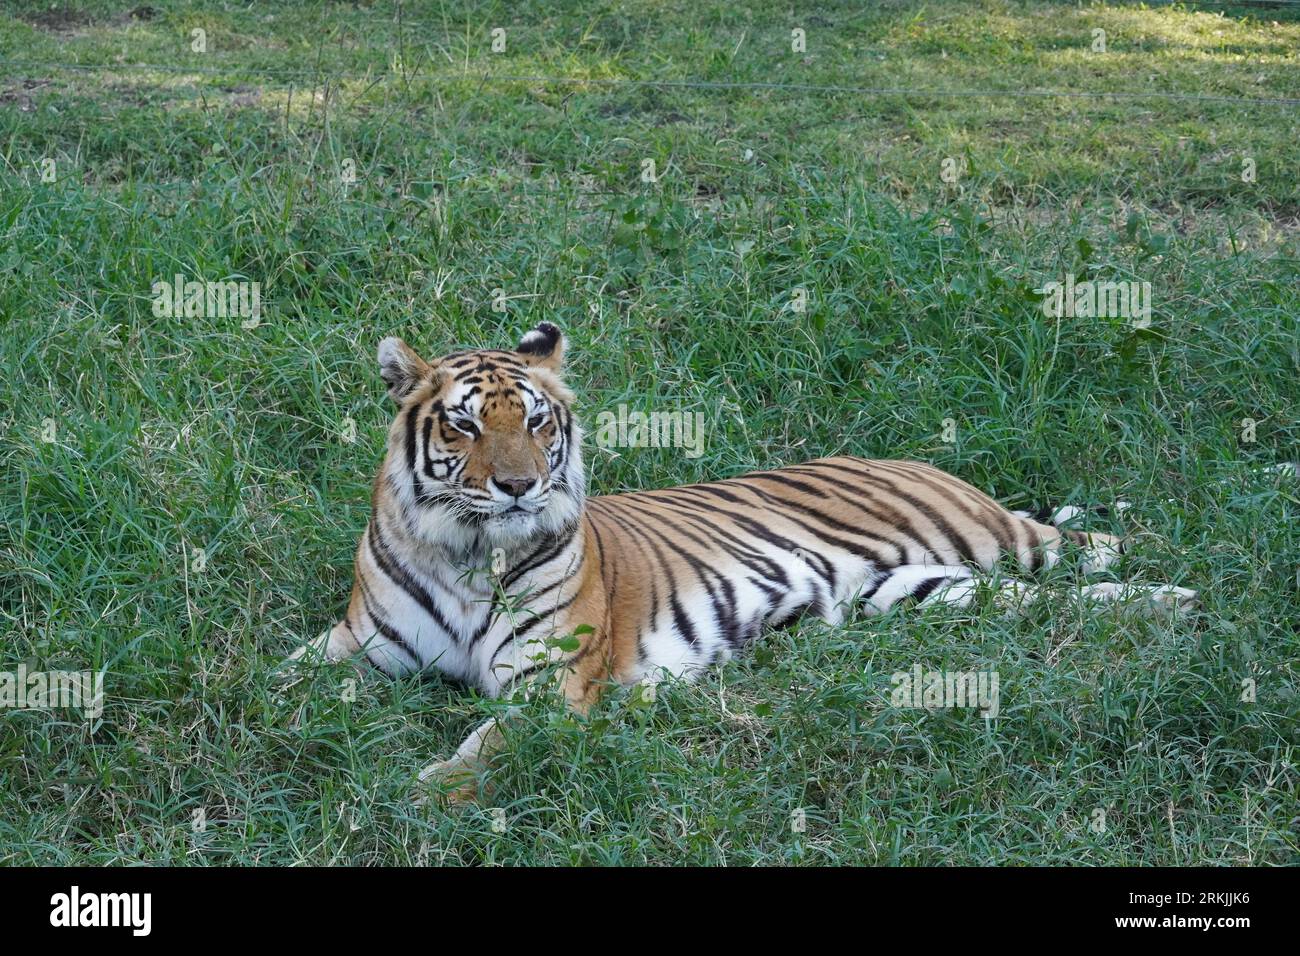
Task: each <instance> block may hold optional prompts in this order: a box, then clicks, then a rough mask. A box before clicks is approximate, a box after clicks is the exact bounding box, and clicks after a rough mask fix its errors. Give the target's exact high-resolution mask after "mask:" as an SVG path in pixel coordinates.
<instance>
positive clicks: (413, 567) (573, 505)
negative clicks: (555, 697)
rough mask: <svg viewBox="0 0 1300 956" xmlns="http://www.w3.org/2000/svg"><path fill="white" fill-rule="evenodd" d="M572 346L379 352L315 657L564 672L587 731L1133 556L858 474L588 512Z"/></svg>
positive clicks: (783, 472)
mask: <svg viewBox="0 0 1300 956" xmlns="http://www.w3.org/2000/svg"><path fill="white" fill-rule="evenodd" d="M567 347H568V343H567V339H566V337H565V336H564V335H563V334H562V333H561V331H560V329H559V328H558V327H557V326H556V325H554V324H553V323H550V322H543V323H541V324H539V325H537V326H536V328H534V329H532V330H531V331H529V332H528V333H527V334H525V335H524V336H523V337H522V339H521V340H520V341H519V343H518V345H517V346H516V348H515V349H514V350H513V351H510V350H467V351H457V352H452V353H450V354H448V355H445V356H443V357H442V358H438V359H436V360H434V361H432V362H427V361H425V360H424V359H422V358H421V357H420V356H419V355H418V354H416V352H415V351H414V350H413V349H412V348H411V347H410V346H408V345H407V344H406V343H405V342H404V341H402V340H401V339H400V338H396V337H390V338H385V339H384V340H383V341H382V342H380V344H379V348H378V362H379V372H380V376H381V378H382V379H383V381H384V383H385V384H386V386H387V390H388V396H389V397H390V398H391V400H392V401H393V403H394V404H395V405H396V407H397V414H396V417H395V418H394V419H393V422H392V425H391V427H390V428H389V430H388V438H387V449H386V454H385V456H384V459H383V463H382V465H381V466H380V468H379V472H378V474H377V476H376V478H375V482H374V486H373V491H372V495H371V514H370V519H369V522H368V524H367V525H366V528H365V531H364V532H363V534H362V535H361V540H360V543H359V546H358V548H357V551H356V557H355V561H354V576H353V587H352V593H351V599H350V601H349V603H348V606H347V611H346V613H345V614H344V615H343V618H342V620H340V621H339V622H338V623H337V624H335V625H334V626H333V627H332V628H331V629H330V630H328V631H326V632H325V633H323V634H322V635H321V636H320V637H319V638H317V639H316V640H315V641H312V642H309V643H308V644H306V645H304V646H303V647H301V648H299V650H298V651H297V652H295V654H294V655H293V659H294V660H302V659H303V658H308V657H310V658H311V659H314V660H317V661H321V660H323V661H328V662H334V661H342V660H347V659H354V660H355V661H356V662H357V665H358V666H365V665H364V663H363V662H368V664H369V665H371V666H373V667H374V668H375V669H378V670H379V671H382V672H384V673H386V674H388V675H393V676H398V675H404V674H412V673H417V672H424V671H430V670H436V671H439V672H441V673H442V674H443V675H444V676H446V677H449V678H451V679H452V680H454V681H457V682H461V683H463V684H466V685H469V686H471V687H474V688H477V689H478V690H479V691H480V692H481V693H482V694H484V695H487V696H488V697H493V698H495V697H501V696H502V695H506V694H511V695H514V694H515V692H516V691H518V690H520V689H521V688H523V689H526V688H528V687H529V682H530V681H533V680H539V679H541V675H544V674H550V675H552V676H553V678H554V680H555V685H554V686H556V687H557V688H558V689H559V691H560V692H561V694H562V695H563V699H564V701H565V702H566V703H567V706H569V707H570V708H572V709H573V710H574V711H576V712H579V713H584V712H586V711H587V710H588V709H589V708H590V707H591V706H592V704H593V703H594V702H595V701H596V700H597V699H598V697H599V695H600V693H601V692H602V690H603V689H604V688H606V687H609V686H614V685H633V684H636V683H638V682H645V683H647V684H653V683H654V682H655V681H658V680H660V679H663V678H664V677H668V676H671V677H677V678H681V679H685V680H689V679H691V678H692V677H694V676H696V675H698V674H699V673H700V672H701V671H702V670H704V669H706V668H708V667H710V666H713V665H717V664H720V663H722V662H724V661H726V660H728V659H730V658H731V657H732V655H733V654H735V653H736V652H737V651H740V650H742V649H743V648H744V647H745V646H746V645H748V644H750V642H752V641H754V640H755V638H757V637H758V636H759V634H760V633H762V632H763V630H764V628H768V627H784V626H788V625H791V624H793V623H794V622H795V621H796V620H797V619H799V618H800V617H801V616H804V615H810V616H814V617H817V618H821V619H822V620H824V621H826V622H827V623H829V624H831V625H836V624H839V623H841V622H842V621H843V620H844V618H845V615H846V614H847V613H848V612H849V611H850V609H852V608H855V607H856V608H861V609H862V610H863V612H865V613H866V614H883V613H886V612H889V611H890V610H891V609H893V608H895V607H897V606H900V605H903V604H904V603H906V604H909V605H914V606H917V607H922V608H923V607H927V606H930V605H936V604H944V605H954V606H959V607H968V606H970V605H971V604H972V603H973V602H975V601H976V600H977V588H978V587H979V586H980V585H981V584H987V585H989V586H991V588H992V592H991V593H992V597H993V599H994V600H995V601H996V602H997V603H998V604H999V606H1002V607H1003V608H1004V609H1006V610H1007V611H1008V612H1010V613H1015V612H1016V611H1017V610H1018V609H1020V608H1022V607H1024V606H1026V605H1027V604H1029V603H1030V602H1032V601H1033V600H1035V599H1036V598H1038V597H1040V596H1041V594H1042V593H1043V592H1042V590H1041V589H1040V587H1038V586H1035V585H1032V584H1027V583H1025V582H1023V581H1021V580H1019V579H1016V578H1014V577H1009V576H1002V575H999V576H990V574H989V572H992V571H993V570H994V568H995V565H998V564H999V562H1000V561H1003V559H1004V558H1005V559H1007V561H1008V562H1009V563H1011V564H1012V565H1013V567H1018V568H1020V569H1022V570H1023V571H1025V572H1035V571H1038V570H1040V569H1043V568H1048V567H1051V566H1053V565H1055V564H1056V563H1057V562H1058V561H1059V560H1060V559H1061V557H1062V555H1063V554H1064V553H1065V551H1066V549H1067V547H1068V548H1077V550H1078V552H1079V554H1080V555H1081V558H1082V569H1083V571H1084V572H1085V573H1089V572H1093V571H1099V570H1103V569H1105V568H1108V567H1110V566H1111V565H1112V564H1113V563H1114V562H1115V561H1116V560H1117V558H1118V557H1119V555H1120V553H1121V552H1122V550H1123V546H1124V540H1123V539H1122V538H1121V537H1117V536H1114V535H1108V534H1101V533H1086V532H1083V531H1077V530H1072V529H1068V528H1065V527H1062V526H1063V525H1064V524H1065V523H1066V522H1065V520H1064V518H1065V517H1066V516H1067V515H1068V514H1069V513H1070V512H1072V511H1073V510H1074V509H1062V510H1058V511H1057V512H1055V513H1054V514H1037V515H1031V514H1029V513H1027V512H1024V511H1010V510H1008V509H1007V508H1004V507H1003V506H1002V505H1000V504H998V503H997V502H996V501H995V500H994V499H993V498H991V497H989V496H988V495H986V494H985V493H983V492H982V491H980V490H978V489H977V488H975V487H974V486H972V485H970V484H968V483H966V482H965V481H962V480H961V479H959V478H956V477H954V476H952V475H950V474H948V473H946V472H944V471H942V470H940V469H939V468H936V467H934V466H932V465H929V464H924V463H921V462H916V461H896V460H869V459H865V458H859V457H853V456H848V455H841V456H835V457H828V458H821V459H818V460H815V461H809V462H807V463H805V464H800V465H794V466H789V467H780V468H773V469H770V470H764V471H755V472H752V473H749V474H745V475H742V476H739V477H734V478H727V479H724V480H720V481H713V482H708V483H701V484H691V485H685V486H682V487H676V488H665V489H658V490H649V491H635V492H630V493H622V494H611V495H599V496H591V497H589V496H588V495H587V478H586V472H585V469H584V465H583V454H582V435H583V432H582V427H581V425H580V423H579V422H578V420H577V418H576V417H575V415H574V413H573V410H572V409H573V404H574V395H573V393H572V392H571V391H570V390H569V388H568V386H567V385H566V384H565V381H564V375H563V373H564V368H563V363H564V358H565V353H566V349H567ZM1076 596H1077V597H1082V598H1083V599H1085V600H1090V601H1107V602H1122V603H1123V604H1125V605H1131V606H1136V607H1139V608H1142V609H1146V610H1148V611H1153V610H1158V609H1162V608H1163V609H1167V610H1173V611H1177V610H1180V609H1185V608H1188V607H1190V606H1192V605H1193V603H1194V602H1195V599H1196V592H1195V591H1192V590H1189V589H1186V588H1182V587H1175V586H1173V585H1146V586H1143V585H1137V584H1130V583H1115V582H1110V581H1108V582H1098V583H1092V584H1085V585H1083V586H1081V588H1080V589H1079V591H1078V593H1077V595H1076ZM509 713H512V712H507V714H506V715H505V716H502V717H493V718H492V719H490V720H488V721H486V722H484V723H483V724H482V725H481V726H479V727H477V728H476V729H475V730H474V731H473V732H472V733H471V734H470V735H469V736H468V738H467V739H466V740H465V742H464V743H463V744H461V745H460V747H459V748H458V749H457V750H456V752H455V754H453V755H452V756H451V757H450V758H448V759H446V760H442V761H438V762H436V763H433V764H431V765H430V766H428V767H426V768H425V769H424V770H423V771H422V772H421V773H420V780H421V781H423V782H424V786H426V787H433V786H435V785H436V787H437V788H438V790H439V792H440V793H442V794H443V795H445V796H447V797H449V798H451V799H453V800H456V801H460V800H472V799H474V797H475V794H476V793H478V790H477V788H478V787H479V785H480V784H481V783H482V778H483V776H484V773H485V771H486V770H487V769H488V766H489V761H490V759H491V757H492V755H493V754H494V753H495V752H497V751H498V750H500V749H501V747H502V742H503V739H504V738H503V735H502V730H501V722H502V721H504V720H508V718H509Z"/></svg>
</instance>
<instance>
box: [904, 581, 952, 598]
mask: <svg viewBox="0 0 1300 956" xmlns="http://www.w3.org/2000/svg"><path fill="white" fill-rule="evenodd" d="M952 580H954V579H953V578H951V577H949V576H947V575H942V576H940V577H937V578H926V579H925V580H924V581H922V582H921V583H920V584H918V585H917V586H916V588H915V589H913V591H912V593H911V594H909V595H908V597H909V598H911V599H912V600H913V601H915V602H916V603H917V604H920V603H921V602H922V601H924V600H925V599H926V598H928V597H929V596H930V595H931V594H933V593H934V589H935V588H937V587H938V586H939V585H940V584H942V583H943V582H944V581H952Z"/></svg>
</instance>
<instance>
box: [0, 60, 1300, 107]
mask: <svg viewBox="0 0 1300 956" xmlns="http://www.w3.org/2000/svg"><path fill="white" fill-rule="evenodd" d="M0 66H5V67H11V68H17V69H34V68H40V69H46V70H48V69H63V70H105V71H115V70H144V71H152V72H158V73H173V74H187V73H201V74H214V75H229V74H237V75H242V76H298V77H304V76H311V77H317V78H320V79H325V80H332V79H336V78H344V77H346V78H353V79H358V78H373V77H375V75H376V72H375V71H368V72H364V73H362V72H355V71H348V70H337V71H331V72H329V73H322V72H321V71H319V70H275V69H267V70H261V69H256V68H251V67H240V66H231V67H229V68H226V67H198V66H194V67H180V66H170V65H164V64H160V63H57V62H42V61H34V60H10V59H7V58H0ZM386 69H387V68H386V67H385V68H384V69H383V71H380V72H384V71H386ZM420 78H421V79H423V80H425V81H434V82H441V83H449V82H452V81H453V79H456V78H451V77H435V76H432V75H425V76H423V77H420ZM463 79H464V80H465V81H467V82H478V83H481V84H482V83H552V84H555V85H560V86H564V85H568V86H584V85H586V86H623V87H654V88H659V89H693V90H715V91H723V90H750V91H760V90H762V91H778V92H779V91H786V92H795V93H842V94H852V95H857V96H899V97H919V98H922V99H924V98H927V97H929V98H954V97H969V98H985V99H998V98H1021V97H1032V98H1038V99H1050V98H1052V97H1062V98H1066V99H1126V100H1170V101H1186V102H1196V103H1224V104H1234V105H1238V106H1300V97H1258V96H1214V95H1205V94H1202V93H1169V92H1163V91H1159V90H1152V91H1149V92H1135V91H1131V90H996V89H992V90H990V89H985V90H939V89H916V88H910V87H885V86H841V85H837V84H817V83H769V82H761V81H752V82H750V81H738V80H737V81H732V80H641V79H630V78H620V77H605V78H598V77H578V76H517V75H512V74H481V75H478V76H475V75H472V74H464V76H463Z"/></svg>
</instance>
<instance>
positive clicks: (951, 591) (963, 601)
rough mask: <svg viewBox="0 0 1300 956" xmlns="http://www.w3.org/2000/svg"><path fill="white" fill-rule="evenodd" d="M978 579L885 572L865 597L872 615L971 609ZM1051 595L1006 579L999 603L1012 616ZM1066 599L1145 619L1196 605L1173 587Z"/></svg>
mask: <svg viewBox="0 0 1300 956" xmlns="http://www.w3.org/2000/svg"><path fill="white" fill-rule="evenodd" d="M978 588H979V579H977V578H976V576H975V574H974V572H972V571H971V569H970V568H967V567H963V566H960V565H942V564H933V565H931V564H903V565H899V566H898V567H896V568H892V569H890V570H887V571H882V572H881V573H880V577H878V578H877V579H876V580H875V581H874V582H873V583H872V584H871V585H870V586H869V587H868V588H866V589H865V590H864V591H863V592H862V594H861V595H860V598H861V600H862V601H863V602H864V604H865V606H866V610H867V612H868V613H870V614H884V613H885V612H887V611H889V610H891V609H892V608H894V607H895V606H896V605H898V604H900V603H902V602H904V601H907V602H910V603H913V604H916V605H917V606H918V607H928V606H932V605H935V604H947V605H952V606H954V607H969V606H970V605H971V604H972V603H973V602H974V601H975V599H976V596H977V591H978ZM1045 593H1053V592H1050V591H1047V590H1046V589H1044V588H1041V587H1039V586H1038V585H1033V584H1025V583H1024V582H1021V581H1016V580H1009V579H1003V580H1002V581H1001V582H1000V583H999V584H998V588H997V592H996V594H995V596H994V599H993V600H994V603H995V604H997V605H998V606H999V607H1001V608H1003V609H1004V610H1005V611H1007V612H1008V613H1010V614H1013V615H1014V614H1016V613H1017V612H1019V611H1021V610H1022V609H1024V608H1025V607H1027V606H1028V605H1030V604H1032V603H1034V602H1036V601H1038V600H1040V599H1042V597H1043V595H1044V594H1045ZM1065 593H1066V595H1067V599H1070V600H1072V599H1075V598H1078V599H1082V600H1084V601H1087V602H1089V603H1106V604H1112V603H1113V604H1118V605H1121V606H1123V607H1124V608H1126V609H1132V610H1135V611H1138V612H1140V613H1148V614H1151V613H1158V612H1160V611H1182V610H1185V609H1187V608H1189V607H1191V606H1192V605H1193V604H1195V602H1196V592H1195V591H1191V590H1188V589H1187V588H1179V587H1174V586H1173V585H1170V584H1161V585H1144V584H1115V583H1099V584H1086V585H1084V586H1082V587H1081V588H1079V589H1078V590H1077V591H1067V592H1065Z"/></svg>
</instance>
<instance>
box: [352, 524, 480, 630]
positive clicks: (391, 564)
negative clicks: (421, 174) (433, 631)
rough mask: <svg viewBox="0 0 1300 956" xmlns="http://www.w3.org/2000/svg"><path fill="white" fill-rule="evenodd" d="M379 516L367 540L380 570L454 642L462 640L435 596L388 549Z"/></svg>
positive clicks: (371, 525)
mask: <svg viewBox="0 0 1300 956" xmlns="http://www.w3.org/2000/svg"><path fill="white" fill-rule="evenodd" d="M380 524H381V522H380V520H379V515H378V514H376V515H375V516H374V519H373V520H371V522H370V533H369V534H368V535H367V536H366V540H367V542H368V543H369V545H370V553H371V555H372V556H373V557H374V559H375V563H376V564H378V565H379V569H380V570H381V571H383V572H384V574H386V575H388V577H389V579H390V580H391V581H392V582H393V583H394V584H396V585H397V586H398V587H399V588H401V589H402V590H403V591H405V592H406V593H407V594H409V595H410V596H411V597H412V598H414V599H415V602H416V603H417V604H419V605H420V607H422V608H424V611H425V613H426V614H428V615H429V617H431V618H433V620H434V622H435V623H436V624H437V625H438V626H439V627H440V628H442V629H443V630H444V631H446V632H447V634H448V635H449V636H450V637H451V639H452V640H453V641H459V640H460V634H459V633H457V632H456V631H455V630H453V629H452V626H451V625H450V624H448V623H447V619H446V618H444V617H443V616H442V613H441V612H440V611H439V610H438V607H437V605H436V604H435V603H434V600H433V595H431V594H430V593H429V592H428V591H426V590H425V589H424V586H423V585H422V584H420V582H419V581H417V580H415V577H414V576H413V575H412V574H411V573H410V571H409V570H407V568H406V566H405V565H403V564H402V562H401V559H400V558H398V557H397V556H396V555H394V554H393V552H392V549H391V548H389V547H388V542H386V541H385V540H384V535H383V531H382V530H381V528H380Z"/></svg>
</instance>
